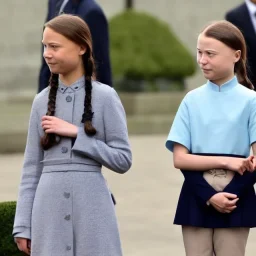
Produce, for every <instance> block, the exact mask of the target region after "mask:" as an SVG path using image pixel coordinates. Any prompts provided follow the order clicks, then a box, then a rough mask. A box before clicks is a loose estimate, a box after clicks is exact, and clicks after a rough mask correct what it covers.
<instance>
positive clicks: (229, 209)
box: [225, 205, 237, 212]
mask: <svg viewBox="0 0 256 256" xmlns="http://www.w3.org/2000/svg"><path fill="white" fill-rule="evenodd" d="M236 208H237V206H236V205H234V206H232V207H226V208H225V210H228V211H230V212H232V211H233V210H235V209H236Z"/></svg>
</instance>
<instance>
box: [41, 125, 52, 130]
mask: <svg viewBox="0 0 256 256" xmlns="http://www.w3.org/2000/svg"><path fill="white" fill-rule="evenodd" d="M51 128H52V127H51V125H44V126H43V129H44V130H47V129H51Z"/></svg>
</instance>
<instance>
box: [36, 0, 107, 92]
mask: <svg viewBox="0 0 256 256" xmlns="http://www.w3.org/2000/svg"><path fill="white" fill-rule="evenodd" d="M62 2H63V0H49V2H48V15H47V19H46V21H49V20H50V19H52V18H54V17H55V16H57V15H58V14H59V10H60V6H61V4H62ZM63 12H64V13H68V14H75V15H78V16H80V17H81V18H82V19H83V20H84V21H85V22H86V23H87V24H88V26H89V28H90V31H91V34H92V40H93V54H94V59H95V62H96V67H97V70H96V71H97V80H98V81H100V82H101V83H104V84H107V85H109V86H112V80H111V67H110V59H109V35H108V22H107V19H106V17H105V15H104V13H103V11H102V9H101V8H100V6H99V5H98V4H97V3H96V2H95V1H94V0H80V1H72V0H69V1H68V3H67V5H66V6H65V8H64V10H63ZM49 78H50V71H49V68H48V66H47V64H46V63H45V61H44V58H42V66H41V69H40V75H39V88H38V91H39V92H40V91H42V90H43V89H44V88H45V87H47V86H48V82H49Z"/></svg>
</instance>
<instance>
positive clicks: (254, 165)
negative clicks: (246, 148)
mask: <svg viewBox="0 0 256 256" xmlns="http://www.w3.org/2000/svg"><path fill="white" fill-rule="evenodd" d="M255 169H256V159H255V158H253V170H255Z"/></svg>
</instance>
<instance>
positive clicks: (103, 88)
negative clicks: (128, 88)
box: [92, 81, 118, 100]
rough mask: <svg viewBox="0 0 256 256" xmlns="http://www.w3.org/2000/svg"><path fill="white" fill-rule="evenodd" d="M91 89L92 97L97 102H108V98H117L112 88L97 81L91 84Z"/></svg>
mask: <svg viewBox="0 0 256 256" xmlns="http://www.w3.org/2000/svg"><path fill="white" fill-rule="evenodd" d="M92 88H93V89H92V94H93V97H95V98H96V99H98V100H108V99H110V98H115V97H116V96H118V95H117V92H116V90H115V89H114V88H112V87H110V86H109V85H107V84H103V83H101V82H98V81H93V82H92Z"/></svg>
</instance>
